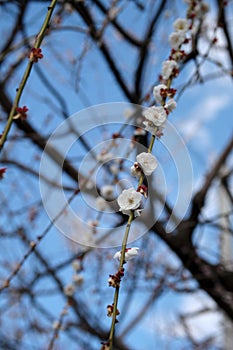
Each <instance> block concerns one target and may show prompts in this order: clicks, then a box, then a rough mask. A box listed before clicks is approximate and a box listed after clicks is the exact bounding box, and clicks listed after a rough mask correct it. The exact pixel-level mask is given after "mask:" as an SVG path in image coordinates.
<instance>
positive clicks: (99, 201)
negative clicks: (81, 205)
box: [95, 197, 109, 211]
mask: <svg viewBox="0 0 233 350" xmlns="http://www.w3.org/2000/svg"><path fill="white" fill-rule="evenodd" d="M95 206H96V209H97V210H99V211H104V210H107V209H109V207H108V203H107V202H106V201H105V199H104V198H102V197H98V198H96V201H95Z"/></svg>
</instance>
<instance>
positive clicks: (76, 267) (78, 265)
mask: <svg viewBox="0 0 233 350" xmlns="http://www.w3.org/2000/svg"><path fill="white" fill-rule="evenodd" d="M71 265H72V267H73V269H74V270H75V271H80V270H81V269H82V265H81V261H80V260H79V259H75V260H73V261H72V263H71Z"/></svg>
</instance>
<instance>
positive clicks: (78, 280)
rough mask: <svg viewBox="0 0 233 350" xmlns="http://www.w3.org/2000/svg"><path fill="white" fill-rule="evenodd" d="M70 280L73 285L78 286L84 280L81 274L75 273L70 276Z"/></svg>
mask: <svg viewBox="0 0 233 350" xmlns="http://www.w3.org/2000/svg"><path fill="white" fill-rule="evenodd" d="M72 280H73V283H74V284H75V285H77V286H80V285H81V284H82V283H83V281H84V278H83V276H82V275H81V274H78V273H77V274H75V275H73V276H72Z"/></svg>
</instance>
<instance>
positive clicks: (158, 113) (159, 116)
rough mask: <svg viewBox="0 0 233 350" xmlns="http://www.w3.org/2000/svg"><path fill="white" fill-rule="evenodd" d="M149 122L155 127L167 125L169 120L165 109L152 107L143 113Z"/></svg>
mask: <svg viewBox="0 0 233 350" xmlns="http://www.w3.org/2000/svg"><path fill="white" fill-rule="evenodd" d="M143 115H144V117H145V118H146V119H147V121H151V122H152V123H153V124H154V126H160V125H162V124H164V123H165V121H166V119H167V114H166V111H165V109H164V108H163V107H155V106H153V107H150V108H147V110H145V111H144V112H143Z"/></svg>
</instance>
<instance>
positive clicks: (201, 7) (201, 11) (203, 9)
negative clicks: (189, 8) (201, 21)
mask: <svg viewBox="0 0 233 350" xmlns="http://www.w3.org/2000/svg"><path fill="white" fill-rule="evenodd" d="M209 10H210V7H209V4H207V3H206V2H201V3H197V4H196V6H195V8H194V12H195V14H196V16H197V17H198V18H203V17H204V16H205V15H206V13H207V12H209Z"/></svg>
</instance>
